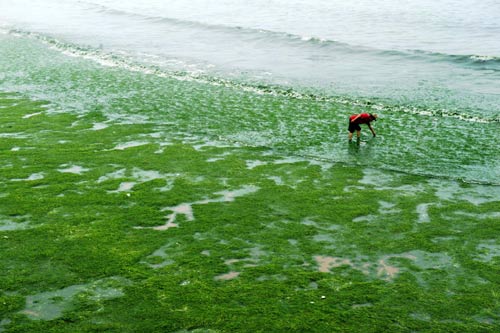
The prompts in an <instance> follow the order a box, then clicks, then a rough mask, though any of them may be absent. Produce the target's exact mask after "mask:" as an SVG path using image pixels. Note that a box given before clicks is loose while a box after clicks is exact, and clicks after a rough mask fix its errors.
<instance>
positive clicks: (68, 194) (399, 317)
mask: <svg viewBox="0 0 500 333" xmlns="http://www.w3.org/2000/svg"><path fill="white" fill-rule="evenodd" d="M0 110H1V151H2V161H1V177H2V186H1V189H0V195H1V200H2V205H1V210H0V229H1V231H0V233H1V234H0V246H1V253H2V256H1V259H0V263H1V267H2V275H1V280H0V281H1V286H2V292H1V303H0V305H1V308H0V309H1V316H2V318H3V320H2V321H1V326H0V329H1V330H2V331H5V332H42V331H50V332H95V331H110V332H306V331H307V332H335V331H339V332H346V331H358V332H360V331H365V332H381V331H386V332H405V331H429V332H430V331H456V332H459V331H461V332H486V331H491V332H494V331H496V330H497V329H498V328H499V324H498V311H499V301H500V288H499V280H498V279H499V276H500V275H499V266H498V258H499V256H500V247H499V245H498V243H497V242H496V237H495V235H496V234H497V233H498V232H499V228H500V225H499V224H498V220H499V212H498V204H499V200H498V198H499V192H498V191H499V189H498V187H492V186H485V185H471V184H464V183H461V182H457V181H453V180H443V179H432V178H431V179H429V178H425V177H421V176H412V175H406V174H402V173H395V172H387V171H386V172H381V171H379V170H376V169H370V168H359V167H352V166H346V165H342V164H335V163H326V162H312V161H309V160H304V159H300V158H292V157H290V156H283V155H281V154H280V153H277V152H274V151H273V150H271V149H268V148H260V147H243V146H238V145H231V144H228V143H227V142H222V141H217V140H213V141H209V140H199V139H193V138H189V137H182V136H176V138H175V139H174V138H171V137H164V135H163V133H165V132H167V131H168V127H169V126H168V124H147V123H145V124H139V125H137V124H133V123H120V122H113V121H109V122H107V123H106V124H105V125H99V124H102V123H101V121H102V118H103V115H102V114H100V113H99V112H93V113H89V114H87V115H85V116H80V117H77V116H75V115H72V114H67V113H50V112H48V111H47V105H44V103H41V102H33V101H30V100H27V99H25V98H21V97H19V96H18V95H16V94H2V96H1V109H0Z"/></svg>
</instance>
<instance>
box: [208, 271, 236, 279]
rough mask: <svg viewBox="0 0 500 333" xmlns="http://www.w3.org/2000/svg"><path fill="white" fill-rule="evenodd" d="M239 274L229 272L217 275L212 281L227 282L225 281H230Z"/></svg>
mask: <svg viewBox="0 0 500 333" xmlns="http://www.w3.org/2000/svg"><path fill="white" fill-rule="evenodd" d="M240 274H241V273H240V272H233V271H231V272H229V273H226V274H221V275H217V276H216V277H215V278H214V279H215V280H216V281H221V280H224V281H227V280H232V279H235V278H237V277H238V276H239V275H240Z"/></svg>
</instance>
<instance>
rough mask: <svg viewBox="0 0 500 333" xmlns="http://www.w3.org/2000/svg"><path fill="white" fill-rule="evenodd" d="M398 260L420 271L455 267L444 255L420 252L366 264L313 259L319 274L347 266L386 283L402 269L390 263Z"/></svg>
mask: <svg viewBox="0 0 500 333" xmlns="http://www.w3.org/2000/svg"><path fill="white" fill-rule="evenodd" d="M398 258H399V259H408V260H410V261H411V262H412V264H413V265H414V266H417V267H418V268H419V269H421V270H426V269H448V268H450V267H456V265H453V260H452V258H451V257H449V256H448V255H447V254H446V253H429V252H425V251H421V250H414V251H410V252H405V253H401V254H389V255H384V256H382V257H380V258H378V259H376V260H375V261H372V262H366V258H365V257H358V258H355V259H350V258H341V257H331V256H315V257H314V259H315V261H316V263H317V265H318V271H319V272H322V273H332V269H334V268H338V267H341V266H349V267H351V268H352V269H355V270H358V271H360V272H362V273H363V274H364V275H367V276H371V277H374V278H377V279H382V280H385V281H388V282H390V281H393V280H394V279H395V278H396V277H397V276H398V275H399V273H400V272H401V270H402V269H403V268H402V267H398V266H396V265H393V264H392V263H390V261H391V260H392V259H398Z"/></svg>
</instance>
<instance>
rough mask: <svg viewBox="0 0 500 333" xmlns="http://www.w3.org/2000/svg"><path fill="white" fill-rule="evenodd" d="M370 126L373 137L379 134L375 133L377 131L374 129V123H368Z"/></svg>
mask: <svg viewBox="0 0 500 333" xmlns="http://www.w3.org/2000/svg"><path fill="white" fill-rule="evenodd" d="M368 128H369V129H370V131H371V132H372V134H373V137H376V136H377V134H375V131H374V130H373V127H372V124H370V123H368Z"/></svg>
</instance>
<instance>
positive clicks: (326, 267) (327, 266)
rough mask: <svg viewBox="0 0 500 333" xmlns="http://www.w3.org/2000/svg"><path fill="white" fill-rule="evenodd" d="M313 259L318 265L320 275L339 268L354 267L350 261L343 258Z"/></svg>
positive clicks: (320, 257)
mask: <svg viewBox="0 0 500 333" xmlns="http://www.w3.org/2000/svg"><path fill="white" fill-rule="evenodd" d="M314 259H315V260H316V262H317V263H318V266H319V267H318V270H319V271H320V272H322V273H330V270H331V269H332V268H337V267H340V266H351V267H353V266H354V264H353V263H352V261H351V260H350V259H345V258H339V257H327V256H326V257H325V256H315V257H314Z"/></svg>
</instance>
